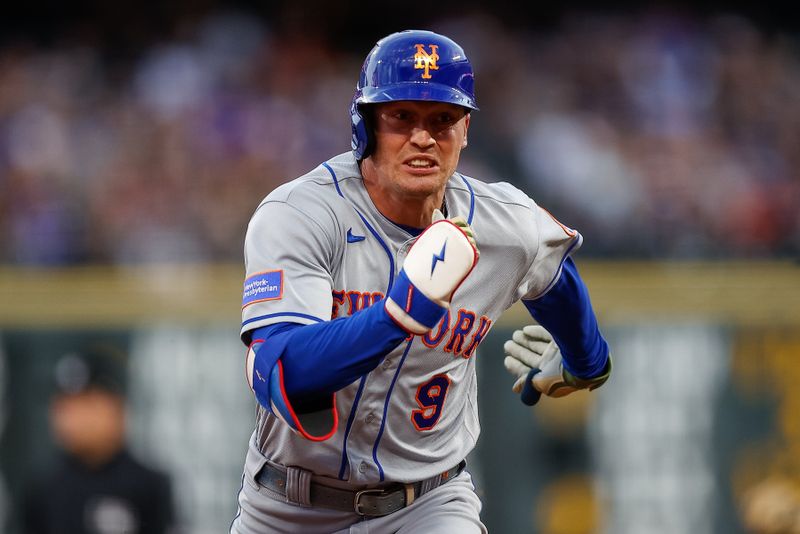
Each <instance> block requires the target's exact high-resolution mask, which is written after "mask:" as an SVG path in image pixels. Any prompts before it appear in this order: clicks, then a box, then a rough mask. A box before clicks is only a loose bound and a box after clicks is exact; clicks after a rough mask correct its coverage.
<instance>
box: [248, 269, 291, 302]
mask: <svg viewBox="0 0 800 534" xmlns="http://www.w3.org/2000/svg"><path fill="white" fill-rule="evenodd" d="M281 297H283V270H280V269H278V270H275V271H264V272H261V273H256V274H254V275H252V276H250V277H248V278H247V279H246V280H245V281H244V290H243V292H242V308H244V307H246V306H249V305H250V304H254V303H256V302H263V301H265V300H279V299H280V298H281Z"/></svg>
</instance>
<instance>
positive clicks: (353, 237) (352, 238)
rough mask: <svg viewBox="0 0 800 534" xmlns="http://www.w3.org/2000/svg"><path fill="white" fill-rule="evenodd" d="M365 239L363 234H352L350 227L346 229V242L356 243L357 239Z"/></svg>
mask: <svg viewBox="0 0 800 534" xmlns="http://www.w3.org/2000/svg"><path fill="white" fill-rule="evenodd" d="M365 239H366V237H365V236H363V235H353V229H352V228H350V229H348V230H347V242H348V243H358V242H359V241H364V240H365Z"/></svg>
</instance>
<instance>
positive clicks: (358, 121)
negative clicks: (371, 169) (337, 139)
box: [350, 98, 375, 161]
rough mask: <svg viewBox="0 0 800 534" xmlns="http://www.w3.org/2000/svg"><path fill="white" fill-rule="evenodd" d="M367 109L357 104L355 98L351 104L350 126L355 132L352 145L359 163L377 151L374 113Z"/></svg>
mask: <svg viewBox="0 0 800 534" xmlns="http://www.w3.org/2000/svg"><path fill="white" fill-rule="evenodd" d="M365 108H366V106H364V105H363V104H361V105H359V104H357V103H356V99H355V98H354V99H353V102H352V103H351V104H350V124H351V125H352V130H353V138H352V141H351V143H350V144H351V146H352V149H353V154H355V156H356V159H357V160H358V161H361V160H363V159H366V158H367V157H369V155H370V154H372V151H373V150H374V149H375V134H374V133H373V130H372V126H373V124H372V123H373V120H372V113H371V110H370V109H365Z"/></svg>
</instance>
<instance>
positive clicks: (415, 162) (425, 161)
mask: <svg viewBox="0 0 800 534" xmlns="http://www.w3.org/2000/svg"><path fill="white" fill-rule="evenodd" d="M403 165H404V166H405V167H406V169H407V170H408V171H409V172H411V173H412V174H427V173H429V172H431V171H434V170H436V169H438V167H439V165H438V164H437V163H436V160H434V159H433V158H429V157H419V156H417V157H413V158H409V159H407V160H405V161H404V162H403Z"/></svg>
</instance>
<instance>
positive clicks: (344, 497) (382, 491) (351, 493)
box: [255, 460, 467, 517]
mask: <svg viewBox="0 0 800 534" xmlns="http://www.w3.org/2000/svg"><path fill="white" fill-rule="evenodd" d="M466 465H467V462H466V461H465V460H461V462H459V464H458V465H456V466H455V467H452V468H451V469H448V470H447V471H445V472H443V473H439V474H438V475H435V476H433V477H431V478H428V479H425V480H420V481H418V482H411V483H399V482H398V483H393V484H388V485H387V486H384V487H380V488H368V489H362V490H348V489H343V488H334V487H332V486H325V485H322V484H320V483H318V482H314V481H313V480H310V476H311V474H310V472H309V471H306V470H304V469H298V468H293V467H288V468H287V467H284V466H279V465H273V464H270V463H266V464H264V467H263V468H262V469H261V470H260V471H259V472H258V474H257V475H256V476H255V480H256V482H258V484H260V485H261V486H263V487H265V488H267V489H270V490H272V491H274V492H275V493H278V494H280V495H282V496H284V497H287V500H289V501H290V502H296V503H298V504H303V505H306V506H319V507H322V508H330V509H333V510H341V511H344V512H355V513H357V514H358V515H361V516H367V517H381V516H384V515H389V514H391V513H393V512H396V511H397V510H400V509H401V508H405V507H406V506H409V505H410V504H411V503H413V502H414V501H415V500H416V499H417V498H419V497H420V496H422V495H424V494H425V493H427V492H429V491H431V490H432V489H434V488H437V487H439V486H441V485H442V484H444V483H445V482H447V481H448V480H452V479H454V478H455V477H456V476H458V475H459V474H460V473H461V472H462V471H463V470H464V467H466ZM298 472H299V473H301V477H302V475H303V474H304V475H307V480H306V487H307V488H308V492H307V494H306V495H304V496H297V495H290V493H296V491H292V490H289V488H288V487H287V486H289V484H290V483H292V481H295V482H294V484H296V483H297V480H298V479H297V473H298ZM287 490H288V491H287ZM290 497H294V498H290Z"/></svg>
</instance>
